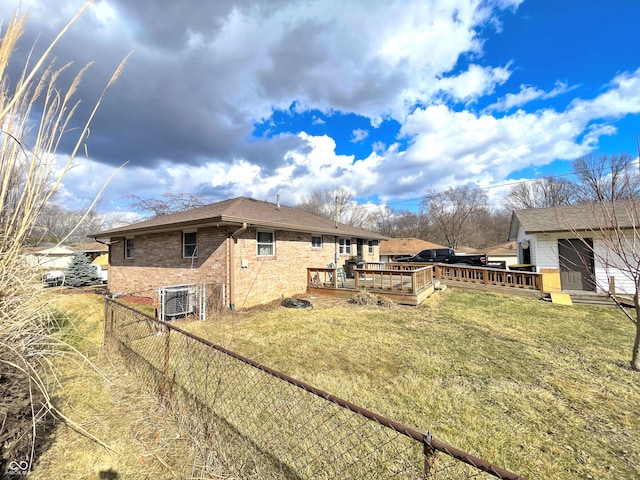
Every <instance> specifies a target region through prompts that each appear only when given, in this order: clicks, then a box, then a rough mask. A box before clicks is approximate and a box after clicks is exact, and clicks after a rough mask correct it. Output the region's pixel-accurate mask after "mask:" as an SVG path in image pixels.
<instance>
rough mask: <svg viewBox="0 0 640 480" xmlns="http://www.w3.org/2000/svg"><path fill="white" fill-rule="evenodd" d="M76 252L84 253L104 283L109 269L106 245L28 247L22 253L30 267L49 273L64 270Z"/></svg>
mask: <svg viewBox="0 0 640 480" xmlns="http://www.w3.org/2000/svg"><path fill="white" fill-rule="evenodd" d="M78 251H80V252H84V253H85V254H86V255H87V256H88V257H89V258H90V259H91V263H93V264H94V265H95V266H96V271H97V272H98V275H100V277H101V278H102V279H103V281H106V280H107V272H108V268H109V247H108V245H104V244H101V243H98V242H93V243H86V244H81V245H73V246H68V245H65V246H63V245H56V246H53V247H30V248H27V249H25V250H24V253H25V255H26V258H27V261H28V262H29V263H30V264H31V265H33V266H37V267H40V268H41V269H42V270H43V272H50V271H64V270H66V269H67V268H68V267H69V265H70V264H71V261H72V260H73V255H74V254H75V253H76V252H78Z"/></svg>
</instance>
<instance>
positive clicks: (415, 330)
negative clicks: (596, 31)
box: [33, 289, 640, 480]
mask: <svg viewBox="0 0 640 480" xmlns="http://www.w3.org/2000/svg"><path fill="white" fill-rule="evenodd" d="M307 298H310V297H307ZM310 299H311V301H312V302H313V304H314V308H313V309H287V308H283V307H281V306H280V305H279V303H274V304H272V305H268V306H264V307H259V308H255V309H252V310H249V311H246V312H235V313H233V314H228V315H224V316H221V317H220V318H217V319H212V320H210V321H207V322H204V323H201V322H188V321H179V322H176V323H177V325H178V326H180V327H181V328H184V329H186V330H190V331H192V332H194V333H197V334H198V335H200V336H203V337H205V338H208V339H210V340H212V341H214V342H215V343H219V344H221V345H223V346H225V347H227V348H230V349H231V350H234V351H236V352H238V353H241V354H243V355H245V356H248V357H250V358H253V359H255V360H257V361H259V362H261V363H263V364H265V365H268V366H270V367H273V368H275V369H277V370H280V371H282V372H284V373H286V374H288V375H291V376H293V377H295V378H298V379H300V380H302V381H305V382H307V383H310V384H312V385H314V386H316V387H318V388H321V389H323V390H326V391H328V392H330V393H332V394H334V395H337V396H339V397H342V398H344V399H346V400H349V401H351V402H354V403H356V404H359V405H361V406H363V407H365V408H367V409H370V410H373V411H375V412H377V413H379V414H382V415H384V416H387V417H389V418H391V419H393V420H397V421H400V422H403V423H405V424H407V425H408V426H411V427H413V428H416V429H418V430H421V431H423V432H426V431H427V430H429V431H431V432H432V433H433V435H434V436H435V437H437V438H439V439H440V440H443V441H446V442H448V443H450V444H451V445H453V446H455V447H458V448H461V449H463V450H466V451H468V452H469V453H472V454H474V455H477V456H479V457H481V458H483V459H485V460H487V461H490V462H492V463H494V464H496V465H499V466H502V467H504V468H507V469H509V470H511V471H514V472H516V473H519V474H521V475H524V476H527V477H529V478H531V479H534V478H536V479H560V478H562V479H576V480H577V479H589V478H593V479H609V478H610V479H635V478H639V477H640V436H639V434H640V373H637V372H633V371H631V370H630V369H629V367H628V365H629V357H630V352H631V346H632V340H633V328H634V326H633V325H632V324H631V323H630V322H629V320H628V319H626V317H624V316H623V315H622V314H621V313H620V312H619V311H618V310H616V309H614V308H609V307H589V306H559V305H553V304H549V303H542V302H539V301H536V300H531V299H523V298H515V297H506V296H499V295H493V294H483V293H479V292H470V291H464V290H459V289H450V290H448V291H446V292H444V293H438V294H436V295H434V296H433V297H432V298H431V299H429V300H428V301H427V302H426V303H425V304H423V305H421V306H419V307H401V306H396V307H393V308H383V307H375V306H358V305H353V304H349V303H347V301H345V300H333V299H328V298H310ZM62 300H63V301H64V303H65V305H66V308H67V309H68V310H71V311H73V312H75V314H74V317H75V318H77V319H78V320H76V324H77V332H76V335H77V340H76V345H77V346H78V348H79V349H80V350H82V351H83V352H85V353H86V354H87V355H88V356H89V358H91V359H93V360H94V361H95V362H96V363H97V364H98V365H99V366H100V367H101V368H102V369H103V370H104V371H106V372H107V376H108V377H109V378H110V380H111V382H109V381H107V380H105V379H104V378H102V376H100V375H99V374H97V373H95V372H94V371H93V370H92V369H90V368H88V367H86V366H81V365H78V364H77V363H75V362H68V363H66V364H64V365H63V366H62V371H63V376H62V378H61V382H62V387H63V389H62V392H61V393H62V395H61V403H60V408H61V410H62V411H63V412H64V413H65V414H66V415H67V416H68V417H70V418H71V419H73V420H74V421H75V422H77V423H78V425H79V426H80V427H82V428H84V429H85V430H86V431H88V432H90V433H91V434H92V435H94V436H96V437H97V438H99V439H100V440H102V441H103V442H104V443H105V444H106V445H107V446H109V447H110V449H107V448H105V447H104V446H102V445H100V444H99V443H97V442H96V441H95V440H93V439H90V438H88V437H87V436H83V435H81V434H79V433H77V431H76V430H74V429H73V428H70V427H61V428H60V429H59V430H58V432H57V438H56V441H55V442H54V444H53V447H52V448H51V449H50V450H49V451H48V452H47V453H46V454H45V455H44V456H43V457H42V458H41V460H40V462H39V465H38V467H37V468H36V470H35V472H34V476H33V478H97V476H98V475H99V474H100V472H109V471H112V472H118V475H120V476H119V477H113V478H189V477H190V476H191V474H192V473H193V468H191V467H193V465H190V464H189V460H188V455H189V454H190V452H189V447H188V445H187V442H186V441H184V440H183V439H182V437H181V436H180V429H179V428H178V426H176V425H175V424H174V423H173V422H172V421H171V420H169V419H168V418H167V415H166V414H164V412H162V411H161V410H159V409H158V406H157V403H156V401H155V399H153V398H150V397H149V396H147V395H146V394H144V391H145V390H144V389H141V388H140V386H139V385H137V384H136V382H135V381H132V379H131V377H128V376H125V374H124V373H123V370H121V369H120V368H115V366H114V365H111V364H109V363H108V362H106V361H105V360H104V358H103V357H101V356H100V355H99V346H100V342H101V334H102V327H101V320H102V319H101V316H102V306H101V298H100V297H98V296H97V295H94V296H88V295H84V296H74V297H67V298H65V297H63V298H62ZM227 462H230V463H229V464H228V465H229V466H230V468H232V464H233V458H229V459H227ZM228 471H229V470H227V471H226V472H225V473H223V472H222V471H221V473H220V477H221V478H234V477H231V476H229V474H228ZM103 475H104V474H103ZM104 478H109V477H106V476H105V477H104ZM235 478H243V476H242V475H240V474H238V475H236V476H235ZM251 478H267V477H260V476H258V475H253V476H251Z"/></svg>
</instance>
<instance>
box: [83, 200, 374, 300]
mask: <svg viewBox="0 0 640 480" xmlns="http://www.w3.org/2000/svg"><path fill="white" fill-rule="evenodd" d="M91 236H92V237H94V238H96V239H102V240H103V241H106V242H107V243H108V244H109V282H108V286H109V291H110V292H112V293H116V292H121V293H125V294H136V295H142V296H151V297H155V296H156V294H157V291H158V288H159V287H162V286H171V285H183V284H212V283H219V284H222V285H223V286H224V297H225V298H224V301H225V305H226V306H228V307H229V308H231V309H236V308H243V307H249V306H253V305H257V304H261V303H266V302H269V301H272V300H275V299H278V298H282V297H288V296H293V295H296V294H300V293H302V292H305V291H306V290H307V285H308V278H307V277H308V276H307V267H316V268H324V267H327V265H328V264H330V263H334V264H336V265H338V266H343V265H344V263H345V261H346V260H351V259H352V258H355V257H356V256H358V257H361V258H362V259H363V260H364V261H366V262H379V260H380V249H379V241H380V240H384V239H386V237H384V236H382V235H378V234H376V233H373V232H369V231H367V230H363V229H360V228H355V227H351V226H348V225H344V224H340V223H336V222H335V221H333V220H331V219H328V218H325V217H320V216H317V215H313V214H310V213H307V212H304V211H302V210H299V209H296V208H291V207H285V206H280V205H279V204H274V203H270V202H266V201H259V200H254V199H251V198H246V197H239V198H234V199H230V200H225V201H222V202H218V203H214V204H211V205H206V206H203V207H200V208H196V209H193V210H188V211H185V212H179V213H173V214H169V215H163V216H159V217H155V218H152V219H149V220H145V221H142V222H138V223H134V224H132V225H128V226H125V227H120V228H115V229H112V230H107V231H104V232H98V233H95V234H92V235H91Z"/></svg>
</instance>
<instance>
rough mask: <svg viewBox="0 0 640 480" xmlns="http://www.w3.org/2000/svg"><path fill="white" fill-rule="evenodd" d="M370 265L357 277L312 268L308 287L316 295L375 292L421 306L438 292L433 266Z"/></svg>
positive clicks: (362, 269)
mask: <svg viewBox="0 0 640 480" xmlns="http://www.w3.org/2000/svg"><path fill="white" fill-rule="evenodd" d="M393 265H399V266H398V267H394V266H392V265H391V264H386V265H383V264H366V265H365V266H364V268H356V269H354V274H353V278H346V279H344V278H339V276H338V274H337V270H336V269H333V268H308V269H307V279H308V282H307V290H308V291H309V292H313V293H314V294H320V295H333V296H342V297H351V296H353V295H354V294H355V293H357V292H359V291H367V292H371V293H373V294H375V295H378V296H382V297H385V298H388V299H390V300H392V301H394V302H396V303H401V304H405V305H419V304H420V303H421V302H422V301H424V299H426V298H428V297H429V296H430V295H431V294H432V293H433V291H434V284H433V265H426V266H424V265H419V266H416V265H402V264H393Z"/></svg>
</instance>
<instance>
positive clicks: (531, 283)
mask: <svg viewBox="0 0 640 480" xmlns="http://www.w3.org/2000/svg"><path fill="white" fill-rule="evenodd" d="M353 272H354V275H353V279H348V282H343V281H342V280H341V279H340V278H338V276H337V270H336V269H334V268H308V269H307V275H308V284H309V285H310V286H311V287H316V288H351V289H355V290H363V289H374V290H387V291H392V292H398V293H410V294H416V293H418V292H420V291H422V290H423V289H424V288H427V287H429V286H431V285H432V284H433V281H434V280H444V281H451V282H462V283H471V284H478V285H486V286H494V287H508V288H518V289H524V290H537V291H540V292H541V291H542V274H541V273H533V272H521V271H516V270H501V269H494V268H486V267H470V266H468V265H445V264H441V263H437V264H432V263H431V264H429V263H400V262H389V263H377V262H369V263H365V264H364V265H363V266H362V267H360V268H354V270H353Z"/></svg>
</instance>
